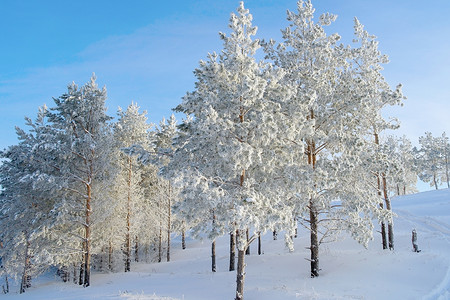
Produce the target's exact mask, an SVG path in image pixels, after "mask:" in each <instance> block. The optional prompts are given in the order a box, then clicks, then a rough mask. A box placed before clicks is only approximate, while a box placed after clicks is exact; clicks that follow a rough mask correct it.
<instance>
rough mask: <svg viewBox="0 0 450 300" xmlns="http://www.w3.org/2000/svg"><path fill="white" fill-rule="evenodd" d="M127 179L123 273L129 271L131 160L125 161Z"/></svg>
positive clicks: (129, 158)
mask: <svg viewBox="0 0 450 300" xmlns="http://www.w3.org/2000/svg"><path fill="white" fill-rule="evenodd" d="M127 168H128V178H127V233H126V237H125V272H130V270H131V175H132V169H131V168H132V160H131V157H128V160H127Z"/></svg>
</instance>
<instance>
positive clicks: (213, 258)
mask: <svg viewBox="0 0 450 300" xmlns="http://www.w3.org/2000/svg"><path fill="white" fill-rule="evenodd" d="M211 271H212V272H216V240H214V241H213V242H212V243H211Z"/></svg>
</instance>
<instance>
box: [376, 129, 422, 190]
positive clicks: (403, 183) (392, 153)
mask: <svg viewBox="0 0 450 300" xmlns="http://www.w3.org/2000/svg"><path fill="white" fill-rule="evenodd" d="M382 144H383V149H384V152H385V155H386V157H389V160H390V161H391V165H392V166H391V167H390V172H389V173H387V174H386V176H387V182H388V191H389V194H390V195H391V196H393V195H405V194H407V193H408V194H409V193H415V192H417V189H416V184H417V173H416V171H415V167H414V154H413V150H412V145H411V142H410V141H409V140H408V139H407V138H406V136H403V137H401V138H397V137H394V136H388V137H387V138H385V139H384V141H382Z"/></svg>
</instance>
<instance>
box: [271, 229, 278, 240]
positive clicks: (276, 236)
mask: <svg viewBox="0 0 450 300" xmlns="http://www.w3.org/2000/svg"><path fill="white" fill-rule="evenodd" d="M272 236H273V240H274V241H276V240H277V239H278V233H277V231H276V230H274V231H273V232H272Z"/></svg>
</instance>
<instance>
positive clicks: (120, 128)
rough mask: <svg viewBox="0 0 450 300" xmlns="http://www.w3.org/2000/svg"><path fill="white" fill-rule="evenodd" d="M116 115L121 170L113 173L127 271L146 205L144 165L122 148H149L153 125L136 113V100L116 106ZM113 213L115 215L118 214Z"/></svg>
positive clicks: (137, 109)
mask: <svg viewBox="0 0 450 300" xmlns="http://www.w3.org/2000/svg"><path fill="white" fill-rule="evenodd" d="M118 115H119V119H118V121H117V122H116V123H115V125H114V140H115V142H116V143H117V146H116V147H117V148H116V149H117V150H116V151H117V154H116V155H117V160H118V164H119V170H120V171H119V172H118V175H117V177H116V184H115V189H116V195H117V196H116V201H118V202H119V203H120V205H119V207H120V212H121V214H120V215H121V216H124V218H123V220H124V227H125V230H124V232H125V236H124V237H125V243H124V254H125V272H129V271H130V268H131V255H132V248H133V245H132V244H133V240H136V238H137V237H138V236H139V233H140V232H141V231H142V228H140V227H141V226H142V225H141V224H142V223H143V221H144V220H143V218H144V215H145V214H144V213H145V212H146V211H147V210H149V208H148V207H146V205H145V204H144V201H145V200H144V190H143V189H144V188H143V187H142V185H141V182H142V177H143V174H142V169H143V165H142V163H140V162H139V161H138V159H137V157H135V156H132V155H131V154H127V153H125V152H124V151H122V149H124V148H129V147H131V146H133V145H138V146H140V147H142V148H143V149H144V150H147V151H150V150H151V147H152V146H151V142H152V138H151V135H150V129H151V127H152V126H153V125H152V124H148V123H147V117H146V112H145V111H144V112H143V113H142V114H141V113H139V107H138V105H137V104H135V103H132V104H130V105H129V106H128V108H127V110H126V111H123V110H122V109H120V108H119V111H118ZM118 213H119V212H118ZM115 217H116V218H117V215H115ZM145 217H147V216H145ZM135 243H136V242H135ZM135 247H136V245H135Z"/></svg>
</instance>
